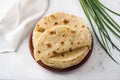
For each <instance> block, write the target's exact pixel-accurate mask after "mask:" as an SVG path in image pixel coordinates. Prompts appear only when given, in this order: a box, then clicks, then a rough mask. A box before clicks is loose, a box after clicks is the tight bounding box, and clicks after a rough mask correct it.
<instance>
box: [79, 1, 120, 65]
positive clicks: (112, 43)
mask: <svg viewBox="0 0 120 80" xmlns="http://www.w3.org/2000/svg"><path fill="white" fill-rule="evenodd" d="M79 1H80V4H81V6H82V8H83V10H84V13H85V14H86V16H87V18H88V20H89V22H90V25H91V28H92V30H93V32H94V34H95V36H96V38H97V40H98V41H99V43H100V45H101V46H102V47H103V49H104V50H105V52H106V53H107V54H108V55H109V56H110V58H111V59H112V60H113V61H115V62H116V63H118V61H116V59H115V58H114V57H113V56H112V54H113V53H114V52H113V51H114V50H116V51H118V53H119V52H120V47H118V46H119V43H116V41H117V42H120V25H119V24H118V23H117V22H116V21H115V20H114V19H113V18H112V17H111V16H110V14H109V13H111V14H114V15H116V16H118V17H120V14H119V13H116V12H115V11H113V10H111V9H109V8H107V7H106V6H104V5H103V4H102V3H101V2H100V1H99V0H79ZM111 36H112V37H111ZM118 53H114V54H118Z"/></svg>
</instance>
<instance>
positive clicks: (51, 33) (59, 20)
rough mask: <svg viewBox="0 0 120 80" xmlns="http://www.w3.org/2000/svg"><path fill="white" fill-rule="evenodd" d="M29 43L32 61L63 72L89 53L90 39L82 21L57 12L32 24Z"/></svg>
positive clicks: (89, 34)
mask: <svg viewBox="0 0 120 80" xmlns="http://www.w3.org/2000/svg"><path fill="white" fill-rule="evenodd" d="M32 43H33V47H34V58H35V60H36V61H39V60H40V61H41V62H42V63H44V64H45V65H47V66H49V67H52V68H57V69H64V68H68V67H71V66H74V65H77V64H79V63H80V62H81V61H82V60H83V59H84V58H85V57H86V55H87V54H88V53H89V51H90V50H91V45H92V36H91V33H90V31H89V30H88V28H87V26H86V24H85V22H84V21H83V19H81V18H79V17H77V16H74V15H70V14H65V13H62V12H58V13H54V14H51V15H49V16H46V17H44V18H42V19H41V20H40V21H39V22H38V23H37V24H36V26H35V29H34V31H33V36H32Z"/></svg>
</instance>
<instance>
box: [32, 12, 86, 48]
mask: <svg viewBox="0 0 120 80" xmlns="http://www.w3.org/2000/svg"><path fill="white" fill-rule="evenodd" d="M56 25H67V26H69V27H71V28H73V29H77V30H79V29H81V28H82V27H87V26H86V24H85V22H84V20H83V19H82V18H79V17H77V16H74V15H70V14H66V13H62V12H58V13H54V14H51V15H49V16H46V17H44V18H42V19H41V20H40V21H39V22H38V23H37V24H36V26H35V29H34V31H33V37H32V39H33V40H32V41H33V46H35V45H36V41H37V39H38V38H39V37H40V35H41V33H43V32H44V31H45V30H47V29H49V28H52V27H54V26H56Z"/></svg>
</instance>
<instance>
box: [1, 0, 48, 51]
mask: <svg viewBox="0 0 120 80" xmlns="http://www.w3.org/2000/svg"><path fill="white" fill-rule="evenodd" d="M48 6H49V0H18V1H17V2H15V3H14V4H13V6H12V7H11V8H10V9H9V10H8V11H7V12H6V14H5V15H4V17H3V18H2V19H0V42H1V44H0V53H1V52H13V51H15V50H16V49H17V47H18V45H19V44H20V42H21V41H22V40H23V39H24V38H25V37H26V36H27V35H28V33H29V32H30V31H31V30H32V29H33V28H34V25H35V23H36V22H37V21H38V19H40V17H42V16H43V15H44V14H45V12H46V11H47V9H48Z"/></svg>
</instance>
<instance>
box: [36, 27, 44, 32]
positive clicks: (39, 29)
mask: <svg viewBox="0 0 120 80" xmlns="http://www.w3.org/2000/svg"><path fill="white" fill-rule="evenodd" d="M37 31H38V32H44V31H45V29H44V28H41V27H39V28H38V30H37Z"/></svg>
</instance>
